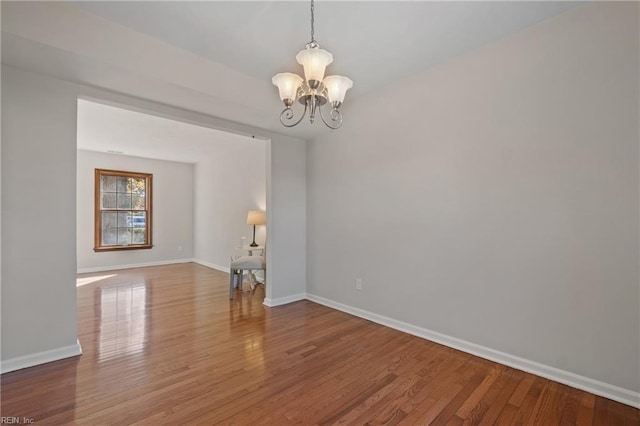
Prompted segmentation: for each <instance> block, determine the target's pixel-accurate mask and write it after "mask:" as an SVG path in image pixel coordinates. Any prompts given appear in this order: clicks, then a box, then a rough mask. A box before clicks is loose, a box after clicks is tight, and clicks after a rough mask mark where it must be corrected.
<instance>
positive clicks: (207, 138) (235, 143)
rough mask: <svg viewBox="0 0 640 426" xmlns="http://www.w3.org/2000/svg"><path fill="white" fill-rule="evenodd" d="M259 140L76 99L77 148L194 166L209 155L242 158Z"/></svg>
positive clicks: (260, 141) (260, 142)
mask: <svg viewBox="0 0 640 426" xmlns="http://www.w3.org/2000/svg"><path fill="white" fill-rule="evenodd" d="M264 143H265V142H264V141H263V140H259V139H252V138H249V137H246V136H240V135H234V134H231V133H227V132H222V131H219V130H214V129H210V128H207V127H200V126H195V125H193V124H187V123H182V122H180V121H174V120H168V119H166V118H161V117H156V116H152V115H148V114H143V113H139V112H135V111H130V110H126V109H122V108H116V107H112V106H109V105H104V104H99V103H95V102H89V101H85V100H82V99H81V100H78V149H84V150H88V151H99V152H107V153H113V154H123V155H131V156H134V157H145V158H154V159H157V160H167V161H179V162H183V163H198V162H199V161H202V160H203V159H205V158H208V157H211V156H224V157H225V158H242V156H243V155H244V154H243V152H245V153H246V150H245V148H246V147H247V146H248V145H253V144H264Z"/></svg>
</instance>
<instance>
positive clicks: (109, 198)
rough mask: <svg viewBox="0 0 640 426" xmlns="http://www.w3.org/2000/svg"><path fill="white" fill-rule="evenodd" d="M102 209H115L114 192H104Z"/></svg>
mask: <svg viewBox="0 0 640 426" xmlns="http://www.w3.org/2000/svg"><path fill="white" fill-rule="evenodd" d="M102 208H103V209H115V208H116V194H115V192H106V193H104V194H102Z"/></svg>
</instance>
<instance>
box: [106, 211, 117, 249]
mask: <svg viewBox="0 0 640 426" xmlns="http://www.w3.org/2000/svg"><path fill="white" fill-rule="evenodd" d="M116 221H117V214H116V213H102V245H105V246H109V245H114V244H117V231H118V228H117V226H116Z"/></svg>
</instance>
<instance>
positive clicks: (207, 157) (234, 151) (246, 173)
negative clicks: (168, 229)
mask: <svg viewBox="0 0 640 426" xmlns="http://www.w3.org/2000/svg"><path fill="white" fill-rule="evenodd" d="M215 143H216V145H217V146H219V147H220V148H219V150H218V152H216V153H208V154H203V155H202V158H201V159H200V161H198V163H197V164H196V165H195V168H194V173H195V175H194V179H195V205H194V226H195V231H196V232H195V235H194V239H193V241H194V257H195V258H196V259H197V261H198V262H200V263H203V264H205V265H209V266H213V267H216V268H218V269H223V270H227V269H228V268H229V261H230V257H229V256H230V255H231V254H235V255H241V254H242V255H245V256H246V255H247V252H246V251H245V252H242V251H237V250H235V248H236V247H237V246H238V245H240V243H241V238H242V237H245V244H249V243H251V239H252V237H253V227H252V226H250V225H247V212H248V211H249V210H262V211H264V210H265V206H266V186H267V185H266V151H267V150H266V143H265V141H263V140H258V139H249V138H243V139H240V138H238V137H233V138H229V140H224V139H221V138H219V139H218V140H216V141H215ZM265 231H266V228H265V227H264V226H257V227H256V241H257V242H258V243H259V244H264V242H265V233H266V232H265Z"/></svg>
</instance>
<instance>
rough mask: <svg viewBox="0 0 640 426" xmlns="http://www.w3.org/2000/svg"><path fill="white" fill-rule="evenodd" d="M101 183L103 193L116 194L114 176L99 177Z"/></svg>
mask: <svg viewBox="0 0 640 426" xmlns="http://www.w3.org/2000/svg"><path fill="white" fill-rule="evenodd" d="M100 180H101V181H102V191H104V192H116V177H115V176H105V175H102V176H100Z"/></svg>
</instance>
